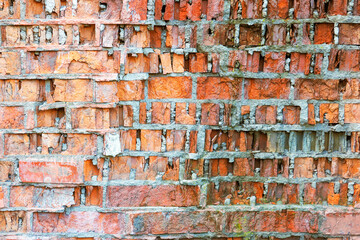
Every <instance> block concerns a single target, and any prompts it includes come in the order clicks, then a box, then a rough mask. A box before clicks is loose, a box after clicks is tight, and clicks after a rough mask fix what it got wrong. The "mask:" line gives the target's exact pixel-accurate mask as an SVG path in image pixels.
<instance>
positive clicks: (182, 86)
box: [148, 77, 192, 99]
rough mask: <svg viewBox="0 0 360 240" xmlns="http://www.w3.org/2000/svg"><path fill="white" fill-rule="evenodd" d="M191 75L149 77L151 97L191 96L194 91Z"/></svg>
mask: <svg viewBox="0 0 360 240" xmlns="http://www.w3.org/2000/svg"><path fill="white" fill-rule="evenodd" d="M191 89H192V81H191V78H190V77H166V78H160V77H157V78H151V79H149V90H148V91H149V93H148V96H149V98H150V99H166V98H190V97H191V92H192V90H191Z"/></svg>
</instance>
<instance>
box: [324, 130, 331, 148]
mask: <svg viewBox="0 0 360 240" xmlns="http://www.w3.org/2000/svg"><path fill="white" fill-rule="evenodd" d="M329 141H330V137H329V133H325V134H324V151H329Z"/></svg>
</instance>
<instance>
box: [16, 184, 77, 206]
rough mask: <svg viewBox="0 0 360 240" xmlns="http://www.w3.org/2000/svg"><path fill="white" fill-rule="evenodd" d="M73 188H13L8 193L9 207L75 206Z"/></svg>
mask: <svg viewBox="0 0 360 240" xmlns="http://www.w3.org/2000/svg"><path fill="white" fill-rule="evenodd" d="M73 194H74V188H41V187H34V186H13V187H11V191H10V206H11V207H28V208H63V207H64V206H67V207H70V206H71V205H74V204H75V198H74V195H73Z"/></svg>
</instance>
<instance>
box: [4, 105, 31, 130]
mask: <svg viewBox="0 0 360 240" xmlns="http://www.w3.org/2000/svg"><path fill="white" fill-rule="evenodd" d="M24 118H25V113H24V108H23V107H0V128H14V129H15V128H20V129H21V128H24Z"/></svg>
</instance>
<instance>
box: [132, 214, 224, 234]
mask: <svg viewBox="0 0 360 240" xmlns="http://www.w3.org/2000/svg"><path fill="white" fill-rule="evenodd" d="M130 221H131V225H132V228H131V232H132V234H135V235H139V234H164V233H170V234H175V233H207V232H209V231H210V232H218V231H220V230H221V229H222V222H223V214H222V213H221V212H219V211H189V212H171V213H168V214H164V213H162V212H154V213H134V214H131V215H130Z"/></svg>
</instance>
